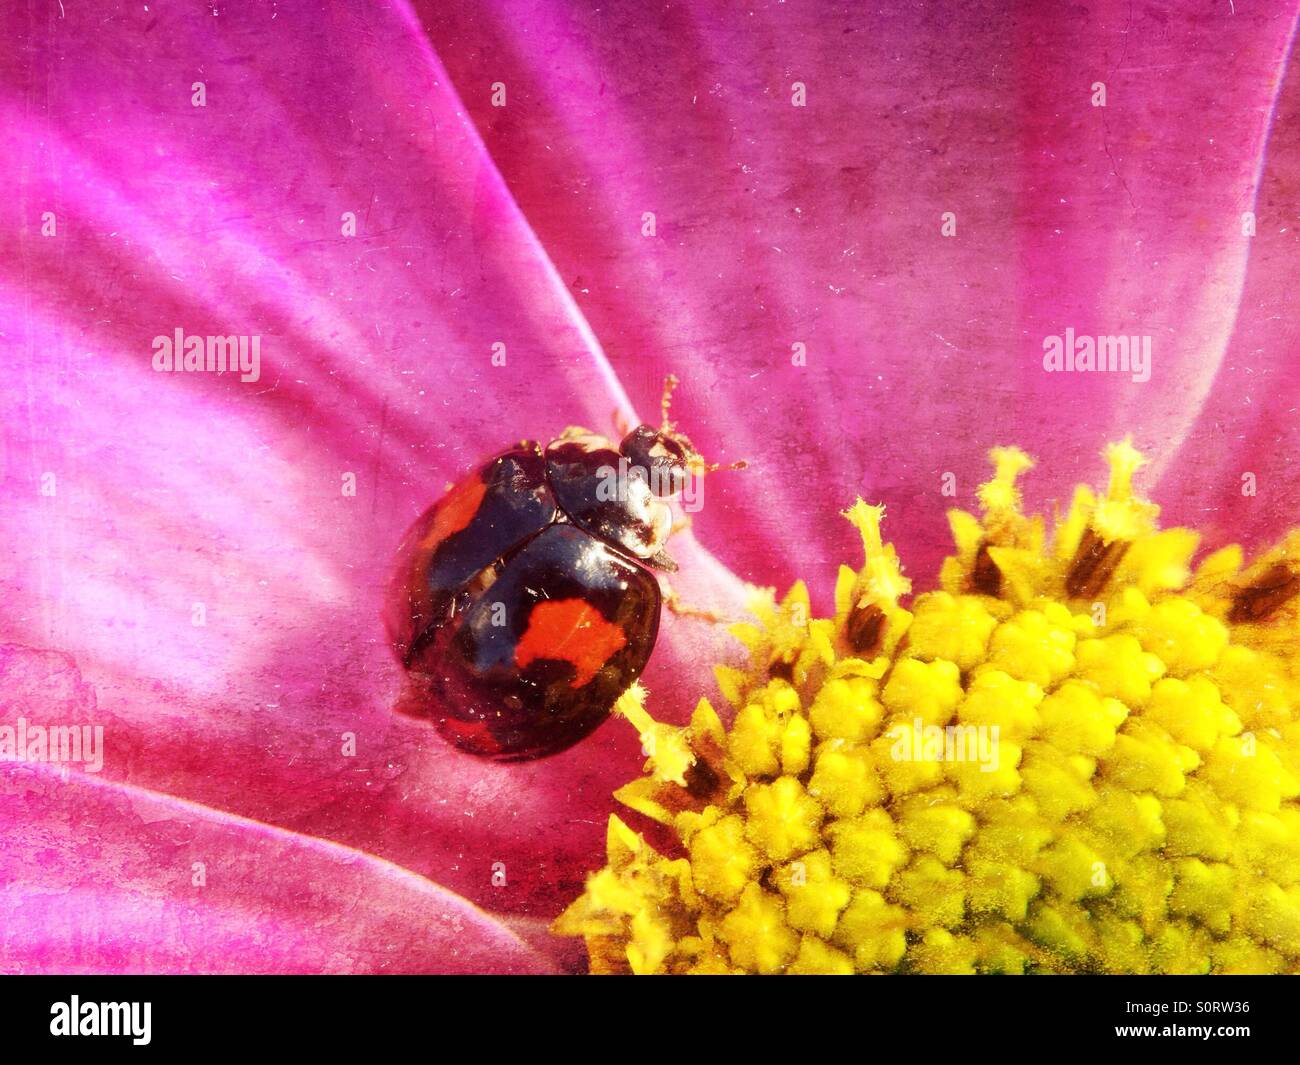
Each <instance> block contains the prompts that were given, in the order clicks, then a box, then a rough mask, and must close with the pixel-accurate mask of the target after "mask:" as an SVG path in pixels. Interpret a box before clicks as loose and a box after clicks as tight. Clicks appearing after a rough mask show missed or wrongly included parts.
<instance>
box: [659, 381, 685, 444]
mask: <svg viewBox="0 0 1300 1065" xmlns="http://www.w3.org/2000/svg"><path fill="white" fill-rule="evenodd" d="M680 383H681V382H680V381H679V380H678V378H677V375H676V374H675V373H670V374H669V375H668V376H667V377H665V378H664V393H663V398H661V399H660V400H659V409H660V411H661V412H662V413H663V425H662V426H661V428H662V429H663V431H664V432H665V433H671V432H672V431H673V423H672V422H671V421H670V420H669V418H668V408H669V407H671V406H672V402H673V390H674V389H676V388H677V386H678V385H679V384H680Z"/></svg>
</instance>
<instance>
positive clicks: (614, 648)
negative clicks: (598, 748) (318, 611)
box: [384, 378, 743, 761]
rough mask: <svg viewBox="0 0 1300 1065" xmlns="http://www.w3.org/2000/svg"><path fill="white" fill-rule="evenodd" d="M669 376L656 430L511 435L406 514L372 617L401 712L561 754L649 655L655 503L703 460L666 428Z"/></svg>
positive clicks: (478, 737) (509, 751) (657, 524)
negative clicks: (546, 438)
mask: <svg viewBox="0 0 1300 1065" xmlns="http://www.w3.org/2000/svg"><path fill="white" fill-rule="evenodd" d="M674 383H675V382H674V381H673V379H671V378H670V379H669V384H668V387H667V388H666V389H665V398H664V422H663V425H662V426H661V427H660V428H657V429H656V428H654V427H653V426H650V425H639V426H637V427H636V428H635V429H633V430H632V431H631V432H629V433H628V434H627V435H626V436H625V437H624V438H623V440H622V442H621V443H619V444H615V443H614V442H613V441H612V440H609V439H607V438H605V437H603V436H599V435H596V434H594V433H591V432H587V431H586V430H581V429H567V430H565V431H564V433H563V434H561V435H560V436H559V437H558V438H556V439H555V440H553V441H551V443H549V444H548V445H546V446H545V447H542V446H541V445H540V444H539V443H538V442H537V441H533V440H525V441H522V442H521V443H519V444H517V445H516V446H514V447H512V448H510V449H509V450H507V451H503V452H502V453H500V454H499V455H497V456H495V457H494V458H492V459H490V460H489V461H488V462H487V463H485V464H484V465H483V466H482V467H481V468H480V469H478V470H477V471H476V472H474V473H472V474H470V475H469V476H468V477H466V478H465V479H464V480H462V481H461V482H460V483H458V484H456V485H455V486H454V487H452V488H451V489H450V490H449V491H448V492H447V493H446V495H444V496H443V497H442V498H441V499H440V500H439V501H438V502H437V503H435V504H434V505H433V506H432V507H430V508H429V509H428V510H427V511H425V512H424V514H422V515H421V516H420V517H419V518H418V519H417V520H416V522H415V524H414V525H413V526H412V527H411V529H410V530H409V531H408V532H407V534H406V536H405V538H404V539H403V541H402V544H401V546H400V547H399V549H398V563H397V567H396V572H395V574H394V577H393V581H392V585H391V588H390V593H389V597H388V602H387V608H386V610H385V618H384V620H385V626H386V628H387V631H388V636H389V639H390V641H391V643H392V645H393V649H394V651H395V652H396V654H397V657H398V659H399V661H400V662H401V664H402V666H403V667H404V668H405V670H406V671H407V675H408V678H409V682H410V683H409V686H408V691H407V693H406V695H405V697H404V698H403V700H402V702H401V704H400V709H401V710H402V711H403V712H405V713H407V714H410V715H413V716H417V717H421V718H425V719H427V720H429V721H431V722H432V723H433V724H434V725H435V726H436V727H437V729H438V731H439V732H440V733H441V734H442V735H443V736H444V737H445V738H446V739H447V740H449V741H450V742H451V743H453V744H454V745H455V746H457V747H459V748H461V749H462V750H465V751H469V752H470V753H472V754H476V755H479V756H482V757H486V758H492V759H495V760H499V761H519V760H523V759H530V758H540V757H543V756H545V755H550V754H555V753H557V752H558V751H562V750H565V749H566V748H568V747H571V746H572V745H573V744H575V743H577V742H578V741H579V740H581V739H582V738H583V737H585V736H587V735H588V734H589V733H590V732H591V731H592V730H593V729H595V728H596V727H597V726H598V725H599V724H600V723H601V722H602V721H604V720H605V718H606V717H608V716H609V713H610V709H611V708H612V707H613V705H614V703H615V701H616V700H617V699H618V697H619V696H620V695H622V693H623V692H624V691H625V690H626V689H627V688H628V686H629V685H630V684H632V683H633V682H634V681H635V680H636V679H637V678H638V677H639V676H640V675H641V671H642V670H643V669H645V666H646V663H647V662H648V661H649V659H650V654H651V652H652V651H653V650H654V645H655V637H656V635H657V633H658V631H659V613H660V608H661V605H662V603H663V598H664V597H663V595H662V594H661V591H660V587H659V581H658V579H657V577H656V576H655V573H654V571H655V570H664V571H670V570H675V569H676V568H677V567H676V565H675V563H674V562H673V560H672V559H671V558H670V557H669V555H668V554H667V552H666V551H665V542H666V540H667V539H668V536H669V533H670V532H671V531H672V527H673V516H672V509H671V507H670V505H669V503H668V500H669V499H670V498H671V497H672V496H675V495H677V494H678V493H680V492H681V490H682V489H683V487H684V486H685V485H686V483H687V480H688V478H690V477H691V476H693V475H695V474H699V473H703V472H705V471H707V470H709V469H716V467H708V466H705V465H704V463H703V461H702V460H701V458H700V455H699V453H698V452H697V451H696V450H695V448H694V447H693V446H692V445H691V443H690V441H689V440H688V439H687V438H686V437H685V436H683V435H682V434H681V433H679V432H677V431H676V430H675V429H674V428H673V427H672V424H671V423H670V422H669V421H668V418H667V402H668V394H669V392H670V391H671V387H672V384H674ZM742 465H743V463H737V464H736V468H739V467H740V466H742Z"/></svg>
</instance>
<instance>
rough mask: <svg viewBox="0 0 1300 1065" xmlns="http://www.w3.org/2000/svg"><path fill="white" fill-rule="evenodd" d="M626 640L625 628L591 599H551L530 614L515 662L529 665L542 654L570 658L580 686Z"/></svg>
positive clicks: (619, 649) (594, 673)
mask: <svg viewBox="0 0 1300 1065" xmlns="http://www.w3.org/2000/svg"><path fill="white" fill-rule="evenodd" d="M626 644H627V636H626V635H624V633H623V630H622V629H621V628H619V627H618V626H617V625H615V624H614V623H613V622H612V621H606V620H605V617H604V615H602V614H601V612H600V611H599V610H597V609H596V608H595V607H594V606H592V605H591V604H590V603H585V602H583V601H582V600H581V599H552V600H547V601H546V602H542V603H538V604H537V605H536V606H535V607H533V610H532V613H531V614H529V615H528V628H527V629H526V630H525V631H524V634H523V636H522V637H521V638H520V640H519V643H518V645H517V646H516V647H515V665H517V666H518V667H519V668H520V669H526V668H527V666H528V664H529V663H530V662H533V661H535V660H537V659H539V658H549V659H553V660H555V661H560V662H568V663H569V664H570V665H572V666H573V668H574V670H575V671H576V672H575V673H574V677H573V682H572V687H574V688H581V687H582V686H583V685H584V684H586V683H588V682H589V681H590V680H591V678H592V677H594V676H595V675H596V673H597V672H598V671H599V670H600V667H601V666H603V665H604V664H605V663H606V662H608V661H609V660H610V658H611V657H612V656H613V655H614V654H615V653H617V652H618V651H621V650H622V649H623V647H624V646H625V645H626Z"/></svg>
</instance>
